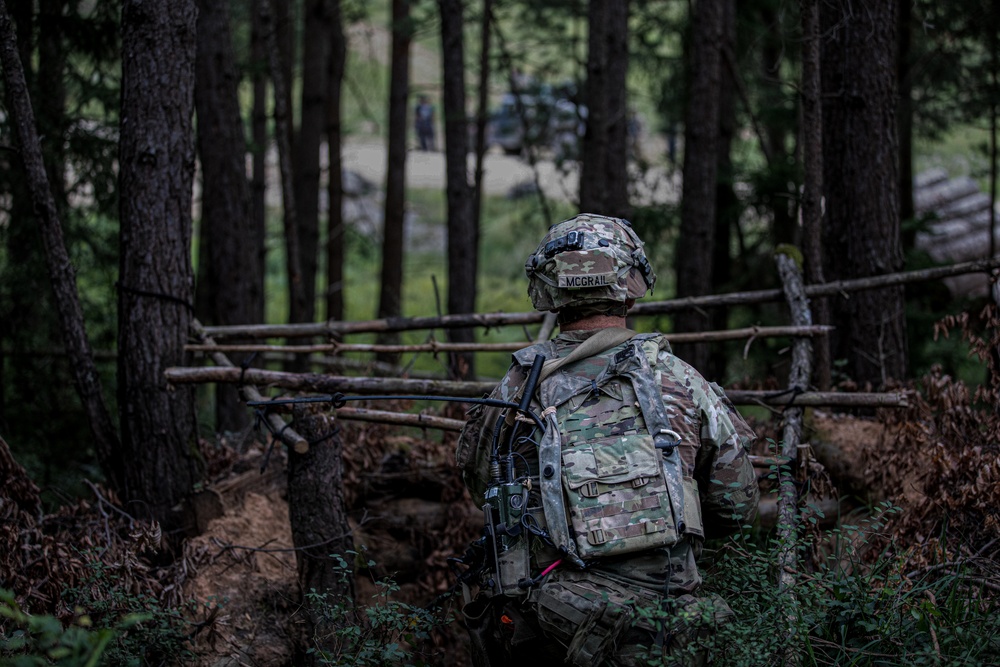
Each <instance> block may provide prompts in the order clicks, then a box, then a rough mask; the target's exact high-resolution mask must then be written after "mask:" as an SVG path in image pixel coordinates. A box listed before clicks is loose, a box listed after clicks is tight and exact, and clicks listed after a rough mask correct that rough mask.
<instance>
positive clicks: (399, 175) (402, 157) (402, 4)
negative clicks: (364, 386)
mask: <svg viewBox="0 0 1000 667" xmlns="http://www.w3.org/2000/svg"><path fill="white" fill-rule="evenodd" d="M412 38H413V25H412V20H411V18H410V0H392V54H391V59H392V65H391V68H390V78H389V138H388V148H387V156H386V174H385V211H384V215H383V238H382V276H381V277H382V286H381V290H380V292H379V303H378V316H379V317H380V318H381V317H398V316H399V315H401V314H402V304H403V223H404V220H405V217H406V209H405V206H406V127H407V124H406V117H407V99H408V97H409V86H410V42H411V40H412ZM385 340H386V341H388V339H385ZM395 359H396V357H395V356H393V355H390V356H383V357H381V358H380V359H379V360H380V361H384V362H388V363H394V362H395Z"/></svg>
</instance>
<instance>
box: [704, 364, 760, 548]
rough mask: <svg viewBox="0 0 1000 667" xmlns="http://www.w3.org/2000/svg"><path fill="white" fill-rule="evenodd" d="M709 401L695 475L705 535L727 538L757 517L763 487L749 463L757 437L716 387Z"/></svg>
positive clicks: (705, 412)
mask: <svg viewBox="0 0 1000 667" xmlns="http://www.w3.org/2000/svg"><path fill="white" fill-rule="evenodd" d="M705 398H706V403H705V406H704V407H703V409H702V427H701V445H702V446H701V448H700V450H699V451H698V456H697V461H696V466H695V477H696V478H697V479H698V486H699V491H700V495H701V507H702V514H703V518H704V523H705V536H706V537H723V536H726V535H729V534H731V533H733V532H735V531H736V530H738V529H739V527H740V526H741V525H744V524H746V523H749V522H751V521H753V519H754V517H755V516H756V515H757V505H758V503H759V501H760V489H759V488H758V486H757V475H756V473H755V472H754V469H753V466H752V465H751V463H750V447H751V445H752V444H753V442H754V440H755V439H756V436H755V435H754V433H753V431H752V430H751V429H750V427H749V426H748V425H747V423H746V421H744V419H743V417H741V416H740V414H739V413H738V412H737V411H736V408H735V407H733V404H732V403H731V402H730V401H729V399H727V398H726V397H725V395H724V394H723V392H722V389H720V388H719V387H718V385H715V384H710V385H709V386H708V391H707V392H706V396H705Z"/></svg>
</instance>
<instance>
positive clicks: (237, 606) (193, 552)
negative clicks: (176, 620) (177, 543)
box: [184, 488, 298, 665]
mask: <svg viewBox="0 0 1000 667" xmlns="http://www.w3.org/2000/svg"><path fill="white" fill-rule="evenodd" d="M281 494H282V492H281V490H280V489H278V488H275V489H272V490H269V491H267V492H265V493H258V492H250V493H247V494H246V495H245V496H244V497H243V498H242V499H241V502H239V503H236V504H234V505H233V507H231V508H230V509H229V510H228V511H226V513H225V514H224V515H223V516H221V517H219V518H217V519H214V520H212V521H211V522H210V523H209V524H208V528H207V530H206V531H205V532H204V533H203V534H202V535H200V536H198V537H196V538H194V539H192V540H189V541H188V542H187V544H186V545H185V548H184V559H185V562H186V564H187V567H188V579H187V582H186V583H185V585H184V596H185V598H193V599H194V600H196V601H197V602H198V603H199V605H200V609H201V610H200V613H201V614H202V618H201V619H200V620H201V622H204V623H205V627H206V631H204V632H201V633H199V634H198V635H197V636H196V638H195V643H194V647H193V648H194V651H195V653H196V654H197V655H198V656H199V657H200V659H199V660H198V661H197V662H196V663H193V664H196V665H225V664H233V665H237V664H253V665H280V664H287V663H288V662H289V661H290V659H291V645H290V640H289V633H288V629H287V624H288V622H289V617H290V616H291V612H292V611H293V610H294V608H295V606H296V604H297V602H296V600H297V598H298V583H297V580H296V565H295V554H294V552H293V550H292V531H291V527H290V525H289V523H288V505H287V504H286V502H285V500H284V499H283V498H282V495H281Z"/></svg>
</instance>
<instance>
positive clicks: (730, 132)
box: [705, 0, 740, 378]
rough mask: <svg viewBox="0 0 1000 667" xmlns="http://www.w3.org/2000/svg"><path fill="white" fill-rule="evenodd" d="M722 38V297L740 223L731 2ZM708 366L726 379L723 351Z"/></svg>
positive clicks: (720, 324) (716, 319)
mask: <svg viewBox="0 0 1000 667" xmlns="http://www.w3.org/2000/svg"><path fill="white" fill-rule="evenodd" d="M722 37H723V41H722V43H721V44H720V45H719V48H720V49H722V53H723V59H724V60H723V62H722V63H721V64H720V65H719V80H720V82H721V84H722V85H721V87H720V88H719V141H718V146H717V151H718V152H717V156H718V157H717V160H718V162H717V166H716V169H717V172H718V177H717V179H716V183H715V211H716V213H715V243H714V244H713V249H712V290H711V292H712V294H722V293H724V292H727V291H728V290H729V289H730V284H729V283H730V281H731V280H732V279H733V272H732V259H731V257H730V255H729V253H730V250H729V245H730V241H731V239H732V230H733V229H734V228H735V227H736V225H738V224H739V221H740V202H739V200H738V199H737V198H736V190H735V189H734V180H735V174H734V172H733V160H732V157H731V155H730V153H731V149H732V143H733V138H734V137H735V136H736V95H735V90H736V86H737V82H736V80H735V74H734V72H733V69H732V68H731V67H727V66H726V63H725V59H726V58H728V59H729V60H730V61H731V62H732V61H733V60H735V58H734V55H733V54H734V52H735V51H736V3H735V0H723V3H722ZM710 313H711V314H710V321H711V324H710V325H709V328H710V329H715V330H723V329H726V328H727V326H728V321H729V320H728V318H729V309H728V308H713V309H712V310H711V311H710ZM709 350H710V353H709V355H708V363H707V366H706V367H705V372H706V373H707V375H708V377H711V378H723V377H725V375H726V356H727V355H726V348H725V347H724V346H722V345H715V346H712V347H711V348H709Z"/></svg>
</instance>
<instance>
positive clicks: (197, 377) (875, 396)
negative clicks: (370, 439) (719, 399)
mask: <svg viewBox="0 0 1000 667" xmlns="http://www.w3.org/2000/svg"><path fill="white" fill-rule="evenodd" d="M165 374H166V378H167V380H168V381H169V382H172V383H174V384H199V383H204V382H229V383H238V382H240V381H241V379H242V381H243V382H244V383H246V384H250V385H255V386H258V387H260V386H268V387H277V388H280V389H287V390H293V391H308V392H314V393H321V394H335V393H343V394H355V395H369V396H371V395H405V396H418V395H419V396H429V397H436V398H441V397H455V398H457V399H462V398H479V397H481V396H484V395H486V394H488V393H489V392H490V391H492V390H493V387H495V386H496V382H456V381H452V380H435V379H410V378H390V377H345V376H336V375H322V374H319V373H288V372H285V371H271V370H266V369H263V368H247V369H246V370H243V369H241V368H234V367H232V366H229V367H225V366H211V367H207V368H206V367H184V366H175V367H173V368H168V369H167V370H166V373H165ZM726 396H727V397H729V399H730V400H731V401H732V402H733V403H735V404H737V405H762V406H769V407H773V408H785V409H787V408H789V407H792V406H801V407H821V406H837V407H872V408H898V407H906V405H907V400H906V395H905V394H904V393H901V392H899V393H894V392H886V393H865V392H857V393H847V392H819V391H806V392H803V393H796V392H791V391H778V392H774V391H751V390H742V389H731V390H729V391H727V392H726Z"/></svg>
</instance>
